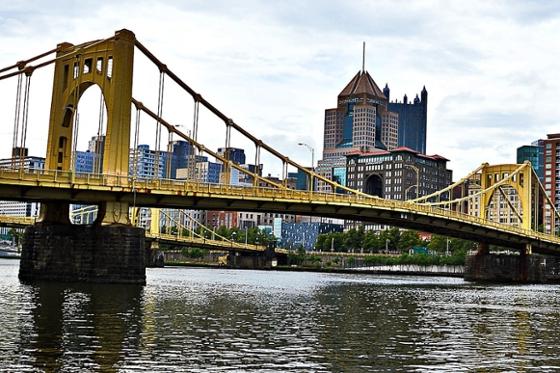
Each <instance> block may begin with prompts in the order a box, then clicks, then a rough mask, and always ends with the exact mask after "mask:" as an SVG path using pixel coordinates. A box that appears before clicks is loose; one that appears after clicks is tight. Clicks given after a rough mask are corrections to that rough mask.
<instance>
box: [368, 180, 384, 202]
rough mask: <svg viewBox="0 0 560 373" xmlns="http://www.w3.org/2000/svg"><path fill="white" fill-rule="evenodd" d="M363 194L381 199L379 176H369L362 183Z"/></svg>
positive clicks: (381, 184)
mask: <svg viewBox="0 0 560 373" xmlns="http://www.w3.org/2000/svg"><path fill="white" fill-rule="evenodd" d="M364 193H367V194H370V195H372V196H377V197H382V198H383V179H382V178H381V176H380V175H377V174H373V175H370V176H369V177H368V178H367V179H366V180H365V183H364Z"/></svg>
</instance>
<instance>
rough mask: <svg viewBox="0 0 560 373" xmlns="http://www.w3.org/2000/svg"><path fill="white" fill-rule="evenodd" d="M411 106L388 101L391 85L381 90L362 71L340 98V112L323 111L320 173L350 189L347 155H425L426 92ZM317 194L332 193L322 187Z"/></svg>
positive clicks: (319, 187)
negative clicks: (401, 152) (403, 150)
mask: <svg viewBox="0 0 560 373" xmlns="http://www.w3.org/2000/svg"><path fill="white" fill-rule="evenodd" d="M420 95H421V98H419V97H418V95H417V96H416V98H415V99H414V101H413V102H412V103H410V102H408V98H407V96H406V95H405V96H404V101H403V102H402V103H400V102H397V101H395V102H390V100H389V98H390V90H389V86H388V85H385V88H384V89H383V90H381V89H380V88H379V86H378V85H377V83H375V81H374V80H373V78H372V77H371V75H370V74H369V73H368V72H367V71H365V70H362V71H359V72H358V73H357V74H356V75H355V76H354V77H353V78H352V80H350V82H349V83H348V84H347V85H346V87H344V89H343V90H342V91H341V92H340V94H339V95H338V100H337V107H336V108H334V109H327V110H325V124H324V140H323V159H321V160H319V162H318V164H317V172H318V173H319V174H321V175H323V176H325V177H326V178H329V179H331V180H334V181H337V182H338V183H340V184H342V185H346V184H345V183H346V179H347V177H346V156H347V155H348V154H356V153H368V152H372V151H378V150H385V151H391V150H393V149H395V148H397V147H406V148H409V149H411V150H413V151H415V152H418V153H420V154H425V153H426V119H427V106H428V92H427V91H426V88H425V87H424V89H423V90H422V92H421V94H420ZM317 189H318V190H319V191H323V192H330V191H331V190H330V189H331V188H330V186H329V185H327V184H325V183H322V182H318V185H317Z"/></svg>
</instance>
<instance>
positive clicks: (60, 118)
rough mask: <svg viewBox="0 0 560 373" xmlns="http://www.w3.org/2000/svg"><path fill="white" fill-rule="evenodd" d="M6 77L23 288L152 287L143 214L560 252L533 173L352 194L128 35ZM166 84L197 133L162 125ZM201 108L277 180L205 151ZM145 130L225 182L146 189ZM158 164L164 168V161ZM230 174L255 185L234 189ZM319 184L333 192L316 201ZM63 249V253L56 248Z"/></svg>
mask: <svg viewBox="0 0 560 373" xmlns="http://www.w3.org/2000/svg"><path fill="white" fill-rule="evenodd" d="M136 51H139V52H140V53H141V55H143V56H144V57H145V58H147V60H148V61H150V62H151V63H153V64H154V65H155V67H156V68H157V70H158V72H159V83H158V87H157V90H158V100H157V107H156V108H155V110H154V109H153V108H149V107H148V106H147V105H145V104H143V102H142V100H141V99H140V97H133V94H132V92H133V91H132V84H133V66H134V58H135V52H136ZM53 55H54V56H53ZM49 65H54V79H53V88H52V101H51V110H50V119H49V132H48V137H47V146H46V155H45V168H44V169H33V168H29V167H25V162H24V159H25V154H24V149H25V148H26V142H27V139H28V136H32V135H31V134H28V132H29V131H28V126H29V122H28V115H29V111H30V110H31V109H30V107H31V99H30V97H33V96H31V95H30V90H31V85H30V82H31V79H32V78H33V75H34V73H35V72H36V71H37V70H40V69H43V68H45V67H46V66H49ZM10 78H13V79H16V80H17V85H16V86H17V88H16V100H15V101H16V109H15V115H14V117H15V118H14V130H13V151H12V155H11V156H12V160H13V161H12V162H11V165H10V166H9V167H3V168H1V169H0V199H4V200H18V201H38V202H41V204H42V205H41V213H40V216H39V218H38V220H37V223H36V224H34V225H33V226H32V227H31V228H29V229H28V230H27V232H26V237H25V239H24V253H23V259H22V264H21V268H20V278H22V279H37V278H59V279H60V278H61V279H66V280H68V279H70V280H72V279H80V280H91V281H117V282H144V281H145V275H144V271H143V260H142V259H141V257H143V252H142V250H141V249H140V248H143V241H144V239H145V232H144V230H142V229H139V228H136V227H134V226H133V225H132V222H131V217H130V216H131V214H130V210H131V209H135V208H137V207H151V208H173V209H197V210H224V211H249V212H251V211H255V212H264V211H266V212H273V213H283V214H296V215H308V216H324V217H333V218H338V219H347V220H355V221H362V222H374V223H380V224H387V225H392V226H397V227H403V228H411V229H416V230H421V231H426V232H433V233H439V234H444V235H447V236H451V237H457V238H465V239H469V240H473V241H477V242H479V243H480V248H481V252H485V251H487V250H488V245H498V246H504V247H508V248H512V249H516V250H519V252H521V253H522V254H523V255H525V254H531V253H541V254H547V255H559V254H560V239H559V238H558V237H556V236H555V235H554V234H553V233H554V232H556V225H557V224H556V222H557V217H558V216H559V214H558V211H557V210H556V208H555V206H554V203H553V202H552V201H551V200H550V198H549V197H548V196H547V194H546V193H545V191H544V189H543V186H542V185H541V184H540V182H539V180H538V177H537V176H536V174H535V173H534V171H533V169H532V167H531V165H530V164H529V163H525V164H521V165H517V164H503V165H489V164H483V165H481V166H480V167H478V168H476V169H475V170H474V171H473V172H471V173H470V174H469V175H467V176H465V177H464V178H461V179H460V180H459V181H457V182H456V183H453V184H452V185H450V186H449V187H447V188H445V189H443V190H441V191H438V192H435V193H433V194H430V195H427V196H421V197H419V198H417V199H414V200H408V201H400V200H386V199H383V198H379V197H377V196H372V195H369V194H366V193H364V192H363V191H360V190H353V189H350V188H348V187H346V186H344V185H340V184H338V183H336V182H334V181H332V180H330V179H328V178H325V177H324V176H322V175H320V174H317V173H315V172H314V170H313V169H309V168H307V167H304V166H302V165H300V164H299V163H297V162H295V161H294V160H292V159H290V158H289V157H288V156H287V155H286V154H283V153H281V152H279V151H278V150H276V149H275V148H274V147H272V146H270V145H269V144H267V143H265V142H264V141H262V140H260V139H259V138H258V137H257V136H256V135H255V134H252V133H250V132H249V131H248V130H246V129H244V128H243V127H242V126H241V125H239V124H237V123H236V122H235V121H234V120H233V119H231V118H229V117H228V116H226V115H225V114H224V113H222V112H221V111H220V110H219V109H218V108H216V107H215V106H214V105H212V104H211V103H210V102H209V101H208V100H206V99H205V98H204V97H203V96H202V95H201V94H200V93H198V92H197V91H195V90H194V89H193V88H191V87H190V86H189V85H188V84H187V83H186V82H185V81H183V80H182V79H181V78H180V77H179V76H178V75H177V74H175V73H174V72H173V71H172V70H171V69H170V68H169V67H168V66H167V65H166V64H164V63H163V62H162V61H161V60H159V59H158V58H157V57H156V56H155V55H154V54H153V53H151V52H150V50H149V49H148V48H146V47H145V46H144V45H143V44H142V43H141V42H140V41H138V40H137V39H136V38H135V35H134V34H133V33H132V32H130V31H128V30H120V31H117V32H116V33H115V35H114V36H111V37H109V38H106V39H100V40H95V41H91V42H86V43H82V44H79V45H73V44H70V43H61V44H59V45H58V46H57V47H56V48H55V49H52V50H49V51H47V52H45V53H41V54H39V55H37V56H34V57H32V58H29V59H26V60H23V61H19V62H17V63H15V64H13V65H11V66H8V67H6V68H3V69H0V81H4V80H7V79H10ZM169 80H170V81H171V82H172V83H173V84H174V85H175V86H176V87H179V89H181V90H182V91H183V92H185V93H186V94H188V96H190V97H191V98H192V104H193V123H192V130H191V131H189V132H187V131H181V130H180V129H179V126H178V125H177V124H176V123H175V124H174V123H171V121H170V120H167V119H165V118H164V113H163V108H164V102H165V99H164V92H165V87H166V82H167V84H169V82H168V81H169ZM94 85H95V86H97V87H99V89H100V90H101V94H102V97H101V99H102V105H103V106H105V107H106V118H105V120H106V124H105V125H104V124H102V121H100V126H99V130H98V134H99V135H104V136H105V143H104V146H103V149H102V154H103V157H102V162H100V163H99V164H98V165H97V166H96V169H95V170H94V172H92V173H80V172H76V146H77V145H76V143H77V136H78V129H79V120H78V115H77V114H76V113H77V110H78V104H79V101H80V98H81V97H82V95H83V94H84V92H85V91H86V90H87V89H88V88H90V87H91V86H94ZM154 89H155V88H154ZM165 107H167V106H165ZM201 109H204V110H206V113H209V114H210V115H212V116H213V117H214V119H216V118H217V119H218V120H219V121H220V122H222V123H223V127H222V131H223V133H224V142H223V143H224V145H225V147H226V149H227V148H229V147H231V146H232V145H233V144H232V134H235V136H238V137H241V138H243V139H244V141H248V142H250V143H251V144H253V146H254V155H255V159H254V164H255V165H260V164H261V155H262V153H264V152H266V153H267V154H268V155H269V156H272V157H274V158H275V159H276V160H278V161H279V163H280V164H281V174H282V175H281V177H280V178H279V181H278V180H272V179H270V178H267V177H263V176H262V175H261V174H259V173H258V172H253V171H251V170H249V169H246V168H243V167H241V166H240V165H238V164H236V163H235V162H233V161H232V160H231V159H229V158H228V154H227V153H226V154H219V153H218V152H216V151H214V150H212V148H211V146H205V145H204V144H203V143H202V142H201V141H200V131H201V130H202V129H204V130H209V131H212V133H213V134H215V133H217V130H216V129H207V128H209V126H206V124H203V123H199V122H200V121H201V115H200V110H201ZM133 117H134V121H133V120H132V119H133ZM146 120H148V121H149V122H150V124H149V127H150V128H151V129H154V123H155V133H156V136H155V145H156V158H157V157H158V156H159V154H160V153H159V151H160V149H161V148H162V136H163V135H164V134H165V133H167V135H168V138H169V139H171V138H173V136H176V137H179V138H181V139H183V140H185V141H187V142H188V143H189V144H190V145H191V146H192V148H193V151H194V154H193V156H194V157H196V156H199V155H206V156H208V157H212V158H214V159H215V160H216V161H217V162H220V163H221V164H222V174H221V177H220V180H221V182H220V183H219V184H212V183H203V182H200V180H198V179H197V174H196V170H195V168H194V167H192V168H191V170H190V172H189V175H188V177H187V179H186V180H174V179H171V178H169V166H168V165H167V166H166V167H167V170H166V172H165V175H167V177H160V176H159V174H158V173H156V174H155V175H156V176H155V177H153V178H150V179H146V178H140V177H138V173H137V172H136V171H137V170H136V168H137V167H138V165H137V161H138V160H137V159H136V152H133V153H132V155H131V152H130V148H131V145H132V148H133V149H136V148H137V147H138V145H139V137H140V132H141V131H143V130H145V128H146V126H145V125H144V123H145V121H146ZM155 164H156V167H159V162H158V160H157V159H156V162H155ZM234 170H235V171H236V172H239V173H241V174H244V175H245V176H246V178H247V179H248V180H250V181H251V182H250V183H246V184H245V185H232V184H230V182H229V181H230V180H231V178H230V174H231V172H233V171H234ZM294 170H295V171H298V172H301V173H303V174H304V175H305V176H306V178H307V180H308V183H307V185H308V189H307V190H295V189H290V188H289V187H288V174H289V172H290V171H294ZM318 183H320V184H322V185H326V186H327V187H328V189H329V190H330V191H331V192H330V193H324V192H317V191H316V188H315V185H317V184H318ZM71 203H72V204H90V205H96V206H98V215H97V221H96V224H93V225H92V226H87V227H82V226H75V225H72V224H70V221H69V209H68V206H69V204H71ZM506 215H507V216H508V218H507V219H505V218H504V216H506ZM510 217H512V218H510ZM543 231H544V232H543ZM63 241H64V244H63V245H62V246H63V247H62V248H60V247H57V245H58V244H59V243H60V242H63ZM76 247H79V248H81V250H82V251H83V253H80V252H79V250H75V249H74V248H76ZM57 250H58V251H57ZM62 253H66V254H62ZM70 253H71V254H72V255H70ZM72 260H74V261H75V262H79V263H80V264H79V265H75V266H74V268H77V269H75V271H76V272H72V273H69V272H68V271H67V270H66V269H65V270H63V271H62V272H63V274H62V275H60V272H61V268H65V267H64V266H65V265H67V264H68V261H72ZM92 262H93V264H91V263H92ZM108 262H110V264H108ZM57 276H58V277H57ZM61 276H62V277H61Z"/></svg>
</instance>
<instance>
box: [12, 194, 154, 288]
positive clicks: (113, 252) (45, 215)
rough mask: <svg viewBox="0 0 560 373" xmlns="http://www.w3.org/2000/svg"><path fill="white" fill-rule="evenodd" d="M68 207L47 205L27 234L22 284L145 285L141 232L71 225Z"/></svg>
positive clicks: (124, 227) (125, 227)
mask: <svg viewBox="0 0 560 373" xmlns="http://www.w3.org/2000/svg"><path fill="white" fill-rule="evenodd" d="M67 207H68V204H63V205H61V204H54V203H52V204H51V203H49V204H46V206H44V210H42V213H41V217H42V219H41V220H40V221H39V222H38V223H36V224H34V225H32V226H30V227H27V228H26V230H25V234H24V237H23V245H22V253H21V262H20V269H19V278H20V280H22V281H24V282H33V281H45V280H47V281H68V282H75V281H80V282H99V283H131V284H145V283H146V265H145V258H144V255H145V252H144V250H145V249H144V247H145V246H144V240H145V236H144V230H143V229H142V228H136V227H132V226H130V225H124V224H112V225H101V224H93V225H72V224H70V222H69V221H68V209H67Z"/></svg>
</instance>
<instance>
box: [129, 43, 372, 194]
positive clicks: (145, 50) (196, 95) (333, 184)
mask: <svg viewBox="0 0 560 373" xmlns="http://www.w3.org/2000/svg"><path fill="white" fill-rule="evenodd" d="M134 44H135V45H136V47H137V48H138V49H139V50H140V51H141V52H142V53H143V54H144V55H145V56H146V57H148V59H149V60H151V61H152V62H153V63H154V64H155V65H156V66H157V67H158V68H159V69H160V71H164V72H165V73H166V75H167V76H168V77H169V78H171V80H173V81H174V82H175V83H177V85H178V86H179V87H181V88H182V89H183V90H185V91H187V92H188V93H189V94H190V95H191V96H192V97H193V98H194V99H195V100H196V101H198V102H200V103H202V105H204V107H206V108H207V109H208V110H209V111H210V112H212V113H213V114H214V115H216V116H217V117H218V118H220V119H221V120H222V121H223V122H224V123H228V122H229V123H230V125H231V126H232V127H233V128H234V129H235V130H237V131H238V132H239V133H240V134H241V135H243V136H245V137H246V138H247V139H249V140H251V141H252V142H253V143H259V144H260V146H261V147H262V148H263V149H264V150H266V151H268V152H269V153H271V154H272V155H273V156H275V157H277V158H279V159H281V160H283V161H286V162H287V163H288V164H289V165H291V166H293V167H295V168H297V169H298V170H300V171H301V172H303V173H305V174H307V175H313V177H314V178H315V179H317V180H318V181H321V182H324V183H326V184H329V185H331V187H333V189H334V190H344V191H346V192H348V193H352V194H354V195H358V196H360V197H363V198H368V199H379V197H377V196H372V195H369V194H367V193H364V192H361V191H359V190H355V189H351V188H348V187H347V186H344V185H341V184H339V183H337V182H334V181H332V180H330V179H328V178H326V177H324V176H323V175H320V174H318V173H316V172H315V171H313V170H309V169H307V168H306V167H303V166H302V165H300V164H299V163H297V162H294V161H293V160H291V159H289V158H288V157H287V156H285V155H283V154H282V153H280V152H279V151H277V150H276V149H274V148H273V147H271V146H269V145H267V144H265V143H264V142H263V141H261V140H259V139H257V138H256V137H255V136H253V135H252V134H251V133H250V132H248V131H247V130H245V129H244V128H243V127H241V126H240V125H238V124H237V123H235V122H234V121H233V120H232V119H231V118H228V117H227V116H226V115H225V114H223V113H222V112H221V111H220V110H218V109H217V108H216V107H215V106H214V105H212V104H211V103H210V102H208V101H207V100H206V99H204V98H203V97H202V95H200V94H199V93H197V92H196V91H194V90H193V89H192V88H191V87H189V86H188V85H187V84H186V83H185V82H184V81H183V80H181V78H179V77H178V76H177V75H176V74H175V73H174V72H173V71H171V70H170V69H169V68H168V67H167V66H166V65H165V64H164V63H163V62H161V61H160V60H159V59H158V58H157V57H156V56H155V55H154V54H153V53H152V52H150V51H149V50H148V48H146V47H145V46H144V45H143V44H142V43H140V41H138V40H135V41H134Z"/></svg>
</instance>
